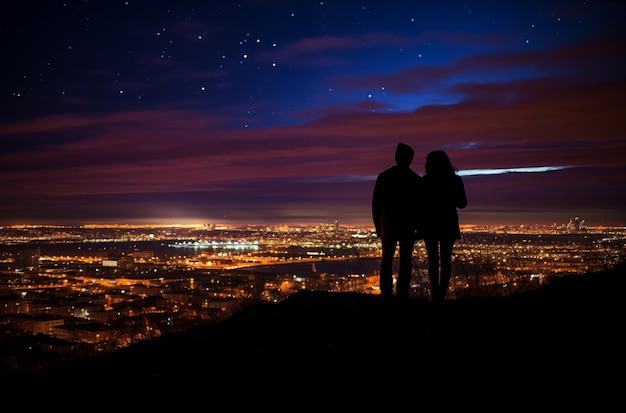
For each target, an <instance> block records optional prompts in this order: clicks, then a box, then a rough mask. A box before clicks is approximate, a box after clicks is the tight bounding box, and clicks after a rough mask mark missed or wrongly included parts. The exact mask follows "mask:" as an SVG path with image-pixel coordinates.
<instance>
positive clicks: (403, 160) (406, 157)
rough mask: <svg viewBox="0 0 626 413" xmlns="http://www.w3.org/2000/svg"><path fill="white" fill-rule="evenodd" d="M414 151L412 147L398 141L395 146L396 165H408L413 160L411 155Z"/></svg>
mask: <svg viewBox="0 0 626 413" xmlns="http://www.w3.org/2000/svg"><path fill="white" fill-rule="evenodd" d="M414 155H415V152H413V148H411V147H410V146H409V145H407V144H405V143H402V142H400V143H399V144H398V146H397V147H396V164H397V165H398V166H404V167H407V168H408V167H409V166H410V165H411V162H413V156H414Z"/></svg>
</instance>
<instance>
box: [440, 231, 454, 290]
mask: <svg viewBox="0 0 626 413" xmlns="http://www.w3.org/2000/svg"><path fill="white" fill-rule="evenodd" d="M454 241H455V240H454V239H451V240H442V241H440V244H439V245H440V254H441V279H440V284H439V286H440V287H441V290H440V294H441V297H440V299H441V300H443V299H445V297H446V293H447V292H448V287H449V286H450V278H451V277H452V248H453V247H454Z"/></svg>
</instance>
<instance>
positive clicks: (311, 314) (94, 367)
mask: <svg viewBox="0 0 626 413" xmlns="http://www.w3.org/2000/svg"><path fill="white" fill-rule="evenodd" d="M625 272H626V271H625V266H624V265H621V266H619V267H618V268H616V269H614V270H612V271H608V272H604V273H599V274H589V275H578V276H570V277H565V278H563V279H559V280H557V281H555V282H553V283H551V284H550V285H548V286H546V287H544V288H542V289H540V290H538V291H532V292H527V293H521V294H517V295H513V296H508V297H489V298H466V299H460V300H457V301H449V302H446V303H444V304H443V305H441V306H434V305H433V304H431V303H429V302H427V301H424V300H411V301H410V302H408V303H405V304H404V305H400V304H398V305H384V304H383V303H382V302H380V300H379V298H380V297H378V296H375V295H366V294H357V293H325V292H314V291H301V292H299V293H297V294H295V295H293V296H291V297H290V298H288V299H287V300H285V301H283V302H281V303H279V304H260V305H255V306H252V307H250V308H248V309H246V310H244V311H243V312H241V313H239V314H237V315H235V316H233V317H232V318H230V319H228V320H226V321H223V322H220V323H218V324H215V325H212V326H209V327H203V328H199V329H196V330H193V331H188V332H185V333H180V334H173V335H169V336H164V337H161V338H159V339H155V340H152V341H149V342H144V343H141V344H139V345H136V346H134V347H131V348H128V349H125V350H122V351H119V352H116V353H112V354H108V355H105V356H102V357H99V358H92V359H87V360H78V361H75V362H69V363H66V364H64V365H61V366H59V367H57V368H52V369H49V370H47V371H43V372H41V373H39V374H36V375H29V376H26V377H20V376H17V377H14V378H11V379H10V380H7V383H5V384H4V385H3V386H4V390H5V391H6V392H3V393H4V394H5V395H6V396H5V397H4V398H5V400H8V399H13V398H18V400H21V403H20V405H21V406H23V407H28V406H31V407H35V404H37V405H39V404H41V405H43V406H48V407H51V406H58V407H60V408H64V407H65V408H69V407H70V406H71V407H77V406H81V408H82V407H85V406H90V407H93V406H94V405H95V406H96V407H97V406H99V405H102V407H103V408H115V409H117V408H118V407H120V406H124V405H127V406H131V405H132V406H133V407H141V408H149V409H154V408H170V407H171V408H177V409H179V408H185V407H188V406H189V407H190V408H191V407H193V408H201V409H202V410H207V411H224V409H227V408H228V409H231V408H232V409H234V410H235V411H240V409H244V408H258V409H259V410H261V409H263V410H265V409H271V410H276V409H279V410H290V411H291V410H294V411H300V410H305V411H317V410H319V409H321V408H324V409H326V408H328V409H333V410H335V409H339V408H341V409H343V408H345V409H349V411H357V410H361V409H363V410H367V411H369V410H372V409H377V408H382V409H383V411H393V410H395V409H394V407H399V406H405V405H406V406H407V409H406V410H420V409H422V408H426V409H428V410H435V408H436V405H435V404H440V405H441V409H437V410H449V409H450V408H453V407H454V408H456V407H463V408H465V407H467V408H480V409H481V410H485V409H486V410H498V411H502V410H504V411H507V410H511V409H514V410H516V411H517V410H521V409H525V408H529V409H531V408H532V409H533V410H534V409H541V410H553V409H555V411H563V410H564V409H565V408H572V407H576V408H593V411H604V410H606V409H605V407H607V406H611V405H614V404H615V403H618V404H617V405H615V406H616V407H617V406H619V405H622V404H623V396H622V393H623V391H624V379H623V376H624V373H625V372H624V349H625V347H624V344H625V340H624V338H623V334H624V327H625V324H624V314H626V312H625V311H624V310H625V306H624V299H623V292H624V287H625V280H626V274H625ZM21 395H28V396H29V397H27V398H24V399H21V398H19V396H21ZM22 403H23V404H22ZM538 403H539V404H538Z"/></svg>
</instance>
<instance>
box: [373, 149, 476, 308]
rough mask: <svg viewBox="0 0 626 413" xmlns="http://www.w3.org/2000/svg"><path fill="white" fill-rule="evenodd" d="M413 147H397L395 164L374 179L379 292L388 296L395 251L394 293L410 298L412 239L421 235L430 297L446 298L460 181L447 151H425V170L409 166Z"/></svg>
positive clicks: (461, 199) (463, 201)
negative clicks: (379, 259) (379, 254)
mask: <svg viewBox="0 0 626 413" xmlns="http://www.w3.org/2000/svg"><path fill="white" fill-rule="evenodd" d="M413 157H414V151H413V149H412V148H411V147H410V146H409V145H406V144H404V143H399V144H398V146H397V147H396V153H395V161H396V164H395V165H393V166H392V167H390V168H388V169H386V170H384V171H382V172H381V173H380V174H378V177H377V178H376V184H375V186H374V193H373V196H372V218H373V220H374V227H375V229H376V235H377V236H379V237H380V239H381V246H382V259H381V263H380V293H381V295H382V297H383V299H385V300H389V299H391V298H393V295H394V288H393V260H394V256H395V254H396V250H399V266H398V276H397V279H396V288H395V290H396V296H397V297H398V298H399V299H406V298H409V291H410V288H411V274H412V267H413V248H414V246H415V241H416V240H418V239H423V240H424V245H425V246H426V251H427V253H428V278H429V280H430V287H431V300H432V301H434V302H441V301H443V300H444V299H445V296H446V293H447V291H448V288H449V286H450V278H451V276H452V263H451V260H452V249H453V247H454V243H455V242H456V240H457V239H460V238H461V231H460V227H459V215H458V212H457V208H458V209H462V208H465V207H466V206H467V196H466V194H465V186H464V184H463V180H462V179H461V177H460V176H458V175H457V174H456V168H455V167H454V166H453V165H452V163H451V162H450V159H449V157H448V155H447V153H446V152H444V151H441V150H437V151H433V152H430V153H429V154H428V155H427V156H426V163H425V174H424V176H420V175H419V174H418V173H417V172H415V171H414V170H413V169H411V163H412V162H413Z"/></svg>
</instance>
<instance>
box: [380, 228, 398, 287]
mask: <svg viewBox="0 0 626 413" xmlns="http://www.w3.org/2000/svg"><path fill="white" fill-rule="evenodd" d="M381 241H382V247H383V256H382V259H381V261H380V294H381V295H382V296H383V298H391V296H392V295H393V273H392V270H393V257H394V255H395V254H396V244H397V241H396V239H395V238H390V237H385V236H383V237H382V238H381Z"/></svg>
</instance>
